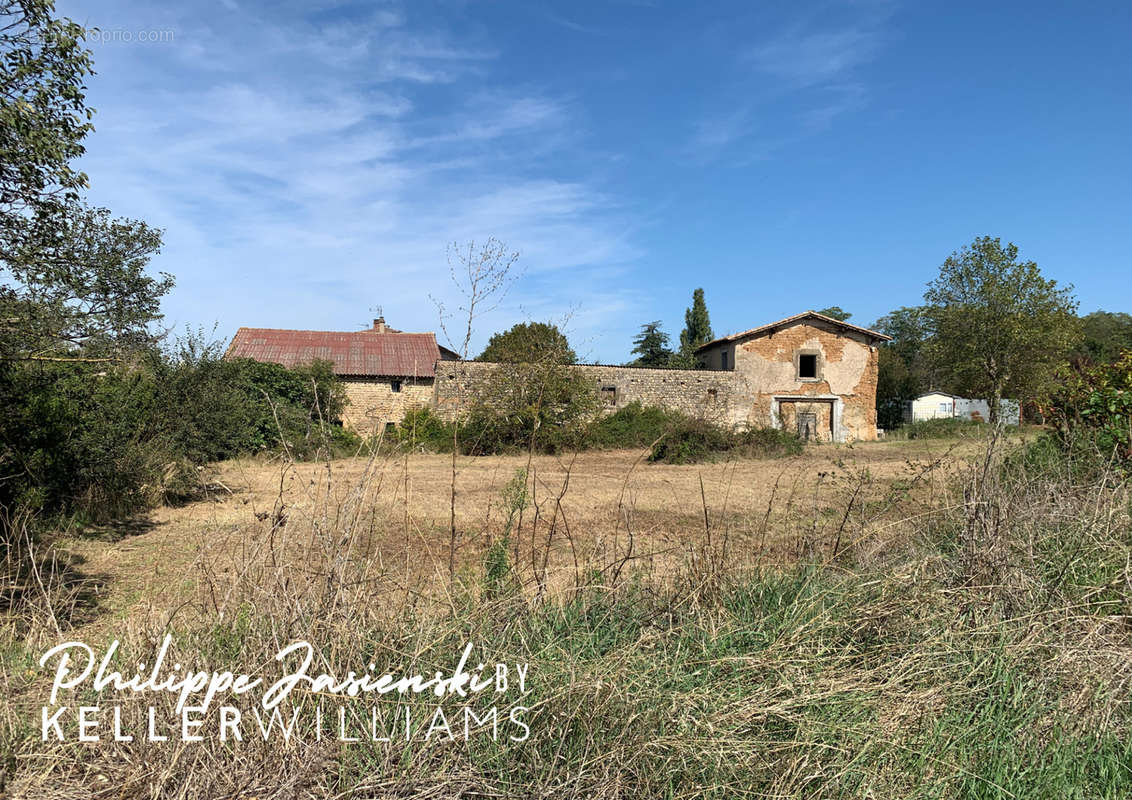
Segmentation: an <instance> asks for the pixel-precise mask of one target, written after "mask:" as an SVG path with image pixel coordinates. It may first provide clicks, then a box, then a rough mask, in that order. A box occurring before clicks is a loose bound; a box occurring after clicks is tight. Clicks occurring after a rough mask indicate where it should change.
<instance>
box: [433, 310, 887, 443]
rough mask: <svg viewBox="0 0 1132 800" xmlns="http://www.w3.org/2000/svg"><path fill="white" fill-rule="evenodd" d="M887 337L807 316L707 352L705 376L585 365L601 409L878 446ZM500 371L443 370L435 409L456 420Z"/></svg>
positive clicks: (471, 365)
mask: <svg viewBox="0 0 1132 800" xmlns="http://www.w3.org/2000/svg"><path fill="white" fill-rule="evenodd" d="M886 339H887V337H885V336H884V335H883V334H878V333H876V332H874V331H869V330H867V329H865V328H858V327H857V326H853V325H848V324H846V323H842V322H839V321H838V320H834V319H830V318H828V317H823V316H821V315H820V314H814V313H813V312H807V313H806V314H799V315H798V316H797V317H791V318H789V319H785V320H782V321H781V322H778V323H774V324H772V325H768V326H764V327H762V328H756V329H753V330H751V331H747V332H745V333H741V334H737V335H735V336H731V337H726V338H724V339H719V340H717V341H715V342H711V343H709V344H707V345H705V346H704V347H703V348H701V350H700V351H699V353H698V355H699V357H700V359H701V362H702V364H703V365H704V367H705V369H702V370H669V369H644V368H637V367H618V366H604V365H579V366H576V367H574V369H575V370H577V371H579V372H580V373H581V374H583V375H585V376H587V377H589V378H590V379H591V380H592V381H593V383H594V386H595V389H596V390H597V393H598V396H599V398H600V399H601V400H602V402H603V405H604V407H605V408H608V409H609V410H610V411H613V410H616V409H617V408H620V407H622V406H624V405H626V404H628V403H632V402H633V401H639V402H640V403H642V404H643V405H647V406H661V407H664V408H671V409H675V410H678V411H683V412H685V413H689V414H695V415H698V416H703V417H705V418H708V419H711V420H713V421H715V422H718V423H721V424H726V425H733V426H751V427H768V426H769V427H782V428H785V429H787V430H793V431H798V432H799V433H800V434H801V435H803V436H805V437H806V438H810V439H815V440H818V441H839V442H841V441H850V440H871V439H875V438H876V436H877V429H876V388H877V360H878V354H877V345H878V344H879V343H880V342H882V341H884V340H886ZM498 369H499V368H498V365H495V364H485V363H479V362H453V361H449V362H442V363H439V364H437V367H436V383H435V386H434V396H433V399H432V403H433V406H434V407H435V408H436V410H437V412H438V413H440V414H441V415H442V416H444V417H446V418H449V419H450V418H451V417H452V416H453V415H454V414H455V413H456V412H457V411H458V408H459V404H460V403H461V402H466V401H467V398H470V397H473V396H475V394H476V385H477V384H479V383H480V382H482V381H489V380H492V378H493V376H494V375H495V374H496V373H497V371H498Z"/></svg>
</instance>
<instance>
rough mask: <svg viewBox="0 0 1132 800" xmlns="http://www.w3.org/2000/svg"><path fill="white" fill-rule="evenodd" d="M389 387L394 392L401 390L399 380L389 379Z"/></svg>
mask: <svg viewBox="0 0 1132 800" xmlns="http://www.w3.org/2000/svg"><path fill="white" fill-rule="evenodd" d="M389 388H390V389H392V390H393V391H395V392H399V391H401V381H390V382H389Z"/></svg>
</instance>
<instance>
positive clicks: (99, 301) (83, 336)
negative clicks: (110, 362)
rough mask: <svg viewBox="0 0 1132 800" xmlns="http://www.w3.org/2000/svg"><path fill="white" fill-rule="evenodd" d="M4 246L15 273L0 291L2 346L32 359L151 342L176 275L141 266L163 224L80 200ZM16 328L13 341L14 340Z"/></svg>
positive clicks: (110, 351) (154, 249) (156, 245)
mask: <svg viewBox="0 0 1132 800" xmlns="http://www.w3.org/2000/svg"><path fill="white" fill-rule="evenodd" d="M64 212H65V213H62V214H60V215H58V216H57V217H53V218H52V219H51V221H50V223H49V224H39V225H36V226H33V228H31V229H30V231H29V235H26V236H22V237H20V239H19V241H18V242H16V243H15V246H14V247H13V249H12V250H11V251H9V253H8V255H7V258H6V261H7V264H6V265H7V268H8V270H7V271H8V273H9V274H10V275H11V276H12V278H13V279H14V282H13V284H12V285H10V286H6V287H5V292H4V294H3V296H2V297H0V310H3V312H4V313H3V322H0V326H2V328H3V332H4V333H7V334H8V336H6V337H5V339H6V341H5V344H6V345H7V346H6V348H5V350H4V354H5V355H7V357H9V358H20V359H37V358H43V357H48V358H59V357H67V356H79V357H90V356H98V355H115V354H116V355H120V354H121V353H122V352H124V351H127V350H129V349H132V348H138V347H141V346H144V345H147V344H150V343H152V342H153V340H154V338H155V337H154V335H153V334H152V333H151V331H150V325H151V324H152V323H153V322H155V321H157V320H159V319H161V311H160V306H161V298H162V297H163V296H164V295H165V294H167V293H168V292H169V290H170V289H172V287H173V278H172V277H171V276H170V275H167V274H165V273H161V274H160V275H158V276H157V277H154V276H151V275H149V274H148V273H147V272H146V267H147V265H148V264H149V260H150V258H151V257H152V256H153V255H155V254H156V253H158V252H160V249H161V231H160V230H157V229H155V228H151V227H150V226H149V225H147V224H146V223H144V222H140V221H138V220H130V219H111V217H110V212H109V211H107V210H106V209H92V208H87V207H85V206H82V205H80V204H78V203H71V204H68V205H67V206H65V207H64ZM17 336H18V341H15V339H16V337H17Z"/></svg>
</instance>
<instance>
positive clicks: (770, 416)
mask: <svg viewBox="0 0 1132 800" xmlns="http://www.w3.org/2000/svg"><path fill="white" fill-rule="evenodd" d="M734 350H735V355H734V360H735V372H736V373H737V374H738V375H740V376H742V380H743V381H744V382H745V383H746V386H747V390H748V392H749V395H750V398H751V403H750V406H749V409H750V411H749V415H748V418H747V422H748V423H749V424H751V425H772V424H785V421H784V420H782V419H775V399H776V398H779V399H783V398H796V397H815V398H817V397H821V398H823V399H829V400H830V401H831V402H834V403H836V400H834V398H836V399H838V400H840V402H841V409H840V426H841V429H842V430H841V438H843V439H850V440H852V439H866V440H871V439H875V438H876V387H877V351H876V347H875V346H873V345H872V344H871V343H870V341H869V339H868V337H866V336H865V335H863V334H857V333H855V332H852V331H844V330H840V329H837V328H833V327H832V326H826V325H823V324H822V323H820V322H807V323H799V324H796V325H792V326H790V327H787V328H783V329H781V330H778V331H774V332H772V333H767V334H764V335H762V336H756V337H752V338H751V339H748V340H746V341H742V342H739V343H738V344H736V345H735V346H734ZM800 353H812V354H816V355H817V356H818V375H817V378H816V379H804V378H800V377H799V373H798V365H797V357H798V355H799V354H800ZM783 410H784V409H783V408H782V404H781V403H780V404H779V408H778V411H779V412H780V413H781V412H782V411H783ZM823 416H824V412H823Z"/></svg>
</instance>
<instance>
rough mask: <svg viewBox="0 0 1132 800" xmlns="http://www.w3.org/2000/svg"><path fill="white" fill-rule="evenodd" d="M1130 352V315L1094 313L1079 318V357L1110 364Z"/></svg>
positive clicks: (1131, 345) (1131, 331)
mask: <svg viewBox="0 0 1132 800" xmlns="http://www.w3.org/2000/svg"><path fill="white" fill-rule="evenodd" d="M1125 350H1132V315H1129V314H1124V313H1113V312H1111V311H1094V312H1093V313H1091V314H1086V315H1085V316H1083V317H1081V342H1080V344H1078V346H1077V352H1078V354H1079V355H1082V356H1085V357H1087V358H1088V359H1089V360H1090V361H1094V362H1096V363H1098V364H1112V363H1114V362H1115V361H1116V360H1117V359H1119V358H1120V356H1121V354H1122V353H1123V352H1124V351H1125Z"/></svg>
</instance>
